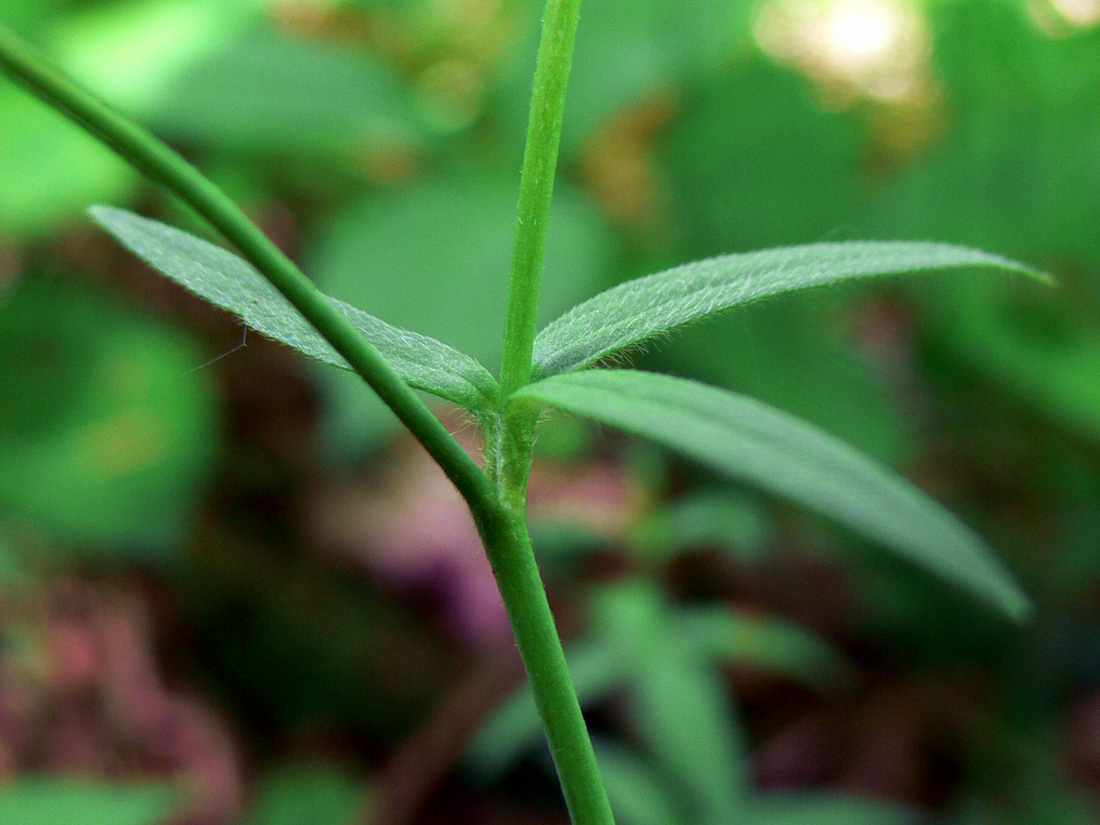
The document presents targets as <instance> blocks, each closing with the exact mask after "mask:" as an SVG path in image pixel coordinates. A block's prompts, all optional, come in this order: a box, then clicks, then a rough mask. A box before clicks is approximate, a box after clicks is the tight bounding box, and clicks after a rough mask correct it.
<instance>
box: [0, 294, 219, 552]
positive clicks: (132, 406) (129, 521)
mask: <svg viewBox="0 0 1100 825" xmlns="http://www.w3.org/2000/svg"><path fill="white" fill-rule="evenodd" d="M202 360H203V356H202V351H201V350H200V349H199V348H198V347H196V346H195V344H194V343H193V342H192V341H190V340H188V339H187V337H186V336H185V335H184V334H183V333H182V332H180V331H179V330H176V329H174V328H173V327H172V326H171V325H170V324H168V323H166V322H165V321H162V320H160V319H156V318H152V317H149V316H146V315H142V314H138V313H136V312H134V311H133V310H130V309H127V308H125V307H123V306H122V305H120V304H119V303H118V302H117V301H115V300H112V299H109V298H107V297H105V296H102V295H97V294H95V293H93V292H92V291H91V290H90V289H89V288H88V287H86V286H82V285H77V284H73V283H69V282H64V281H60V280H52V279H47V278H31V279H28V280H27V281H26V282H25V283H23V284H22V285H21V286H20V287H19V288H18V289H17V290H16V291H15V292H14V294H13V295H11V296H10V297H9V298H8V300H7V301H6V302H5V303H4V304H3V306H2V307H0V385H2V386H3V387H4V392H3V394H2V395H0V464H2V465H3V466H4V472H3V473H2V474H0V507H2V508H3V509H2V516H0V518H4V519H6V520H12V519H17V520H29V521H31V522H33V523H35V524H37V525H39V526H40V527H42V528H43V529H45V530H46V531H47V532H48V533H49V534H50V535H51V536H53V537H54V538H55V539H56V540H58V541H60V542H62V543H65V544H69V545H71V546H74V547H77V548H81V549H83V550H85V551H91V552H94V553H110V554H113V555H118V554H121V555H123V556H129V557H131V558H132V559H134V560H135V561H138V560H141V561H146V562H156V561H158V560H161V559H164V558H167V557H169V556H170V555H171V554H172V553H173V552H175V551H178V550H180V549H181V548H182V547H183V545H184V542H185V541H186V539H187V538H188V536H189V533H190V531H191V526H192V523H193V519H194V514H195V506H196V504H197V501H198V498H199V496H200V495H201V491H202V489H203V485H204V484H205V483H206V480H207V478H208V477H209V474H210V471H211V468H212V463H213V460H214V458H215V456H216V455H217V453H218V450H219V448H220V440H221V435H220V433H219V431H218V424H217V421H218V412H217V406H216V398H217V396H216V392H215V389H214V387H213V385H212V380H211V376H210V374H209V373H208V372H204V371H202V370H197V369H196V367H199V366H200V365H201V364H202Z"/></svg>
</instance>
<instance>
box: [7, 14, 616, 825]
mask: <svg viewBox="0 0 1100 825" xmlns="http://www.w3.org/2000/svg"><path fill="white" fill-rule="evenodd" d="M577 8H578V3H577V0H564V1H563V2H556V0H550V7H549V9H548V11H547V15H546V28H545V29H544V36H543V43H542V46H541V47H540V52H539V54H540V57H539V70H538V73H537V76H536V83H535V98H536V100H535V104H534V106H533V108H532V115H531V129H530V131H529V141H528V149H527V152H526V154H525V161H524V175H523V183H522V186H521V190H522V191H521V198H520V209H519V218H518V228H517V241H516V263H515V265H514V268H513V281H512V290H511V297H510V310H509V322H508V329H509V331H510V335H511V336H512V337H510V338H509V339H508V340H509V341H513V342H514V344H508V345H506V353H505V358H506V363H507V364H508V366H507V371H506V373H505V374H507V375H509V376H510V379H509V380H510V381H511V382H512V389H516V388H518V387H521V386H523V385H524V384H525V383H527V381H528V380H529V377H530V372H531V350H532V344H533V340H534V323H535V309H536V307H537V301H538V280H539V270H540V269H541V265H542V263H541V262H542V251H543V247H544V244H545V227H546V217H547V212H548V210H549V201H550V194H551V191H552V188H553V176H554V164H555V162H556V155H557V145H558V134H559V132H560V124H561V103H562V98H563V96H564V89H565V81H566V77H567V75H568V70H569V59H570V52H571V49H572V40H573V32H574V31H575V27H576V17H577ZM0 67H2V68H4V69H6V70H7V71H8V72H9V73H10V74H12V75H13V76H14V77H15V78H16V79H17V80H18V81H19V82H20V83H22V85H24V86H25V87H26V88H27V89H29V90H30V91H31V92H32V93H33V94H35V95H36V96H38V97H40V98H41V99H43V100H44V101H45V102H47V103H48V104H50V105H51V106H53V107H54V108H55V109H57V110H59V111H60V112H61V113H62V114H64V115H66V116H67V117H69V118H70V119H72V120H73V121H75V122H76V123H77V124H79V125H80V126H82V127H83V128H84V129H86V130H87V131H88V132H90V133H91V134H93V135H95V136H96V137H97V138H99V139H100V140H102V141H103V142H104V143H106V144H107V145H108V146H110V147H111V148H112V149H114V150H115V151H116V152H117V153H118V154H119V155H121V156H122V157H123V158H124V159H125V160H127V161H128V162H130V163H131V164H133V165H134V166H135V167H136V168H137V169H139V170H140V171H141V172H143V173H144V174H146V175H147V176H148V177H150V178H151V179H153V180H155V181H157V182H158V183H161V184H162V185H164V186H165V187H166V188H167V189H168V190H169V191H171V192H172V193H174V194H175V195H176V196H177V197H179V198H180V199H181V200H183V201H184V202H186V203H187V204H189V205H190V206H191V207H192V208H194V209H195V210H196V211H197V212H198V213H199V214H200V215H202V216H203V217H204V218H206V219H207V220H208V221H209V222H210V223H211V224H212V225H213V226H214V227H215V228H216V229H217V230H218V231H219V232H221V233H222V235H224V236H225V238H226V239H227V240H228V241H229V242H230V243H232V244H233V245H234V246H236V247H237V249H238V250H239V251H240V252H241V254H242V255H243V256H244V257H245V258H246V259H247V260H248V261H249V262H250V263H252V265H253V266H255V267H256V268H257V269H258V270H259V271H260V272H261V273H262V274H263V275H264V276H265V277H266V278H268V280H270V281H271V283H272V284H273V285H274V286H275V287H276V288H277V289H278V290H279V291H280V292H281V293H282V294H283V295H284V296H285V297H286V298H287V300H289V301H290V302H291V304H292V305H293V306H294V307H295V308H296V309H298V311H299V312H301V313H302V315H303V316H304V317H305V318H306V320H308V321H309V322H310V323H311V324H312V325H313V326H314V327H315V328H316V329H317V331H318V332H319V333H320V334H321V335H322V336H323V337H324V338H325V340H327V341H328V342H329V343H330V344H331V345H332V346H333V348H334V349H335V350H336V351H337V352H339V353H340V354H341V355H343V356H344V358H345V359H346V360H347V361H348V363H349V364H350V365H351V366H352V367H353V368H354V369H355V371H356V372H357V373H359V375H360V376H361V377H362V378H363V379H364V380H365V381H366V382H367V383H368V384H369V385H370V386H371V387H372V388H373V389H374V390H375V391H376V392H377V393H378V395H379V396H380V397H381V398H382V400H383V401H385V402H386V404H387V405H388V406H389V407H390V408H391V409H392V410H393V411H394V413H395V414H396V415H397V416H398V418H399V419H400V420H401V421H402V422H403V423H404V424H405V426H407V427H408V428H409V430H410V431H412V433H413V435H414V436H416V437H417V438H418V439H419V440H420V442H421V443H422V444H423V445H424V447H425V448H426V449H427V450H428V452H429V453H430V454H431V455H432V457H433V458H434V459H435V460H436V461H437V462H438V463H439V465H440V466H441V467H442V468H443V471H444V472H445V473H446V474H447V476H448V477H449V478H450V479H451V481H452V482H453V483H454V484H455V486H456V487H457V488H458V490H459V492H460V493H461V494H462V495H463V497H464V498H465V500H466V501H467V503H468V504H469V506H470V509H471V511H472V512H473V515H474V519H475V521H476V523H477V526H478V531H479V533H480V535H481V537H482V540H483V542H484V543H485V548H486V552H487V553H488V555H489V559H490V562H491V563H492V566H493V570H494V572H495V575H496V577H497V581H498V584H499V586H500V589H501V593H502V596H503V598H504V603H505V605H506V607H507V610H508V615H509V617H510V619H511V622H512V626H513V629H514V631H515V635H516V641H517V645H518V647H519V650H520V653H521V655H522V657H523V661H524V664H525V667H526V669H527V673H528V676H529V678H530V680H531V684H532V687H533V690H534V693H535V697H536V702H537V704H538V707H539V710H540V714H541V716H542V719H543V723H544V725H545V727H546V731H547V738H548V740H549V742H550V747H551V752H552V754H553V757H554V762H555V765H556V766H557V770H558V774H559V777H560V778H561V782H562V787H563V791H564V794H565V798H566V803H567V805H568V806H569V810H570V813H571V816H572V817H573V821H574V823H576V825H613V820H612V817H611V809H610V806H609V804H608V801H607V795H606V792H605V791H604V788H603V781H602V779H601V778H600V774H599V771H598V769H597V766H596V760H595V756H594V754H593V751H592V744H591V741H590V739H589V737H588V731H587V728H586V726H585V723H584V719H583V716H582V715H581V711H580V705H579V703H578V701H577V696H576V692H575V690H574V688H573V685H572V679H571V677H570V675H569V670H568V668H567V666H566V664H565V656H564V653H563V651H562V647H561V642H560V640H559V638H558V635H557V630H556V628H555V626H554V620H553V616H552V615H551V613H550V608H549V604H548V603H547V600H546V593H545V590H544V589H543V586H542V581H541V579H540V577H539V572H538V567H537V565H536V563H535V558H534V554H533V552H532V548H531V541H530V537H529V535H528V531H527V525H526V518H525V501H526V472H527V470H526V467H527V466H529V464H530V457H531V438H530V433H531V431H532V430H533V425H534V415H533V414H532V413H530V412H528V411H527V410H526V409H517V410H515V411H513V412H512V413H511V414H506V415H505V420H504V423H503V430H504V432H503V436H504V437H503V438H501V439H496V441H495V443H496V444H498V446H497V447H496V448H494V450H493V452H494V453H498V455H503V456H504V458H505V463H506V464H507V465H508V466H509V467H510V468H512V471H511V472H509V473H506V474H497V473H494V478H495V484H494V481H491V480H490V478H489V476H487V475H486V474H485V472H483V471H482V470H481V468H480V467H478V466H477V464H476V462H474V461H473V459H471V458H470V457H469V456H468V455H467V454H466V452H465V451H464V450H462V448H461V447H460V446H459V445H458V443H457V442H456V441H455V440H454V438H453V437H452V436H451V435H450V433H448V432H447V430H446V428H444V427H443V425H442V424H441V423H440V422H439V420H438V419H437V418H436V417H435V416H434V415H433V414H432V413H431V411H430V410H429V409H428V408H427V407H426V406H425V405H424V403H423V402H422V401H421V400H420V399H419V398H418V397H417V396H416V394H415V393H414V392H413V391H412V390H411V389H410V388H409V386H408V385H407V384H405V382H404V381H403V380H402V379H401V378H400V377H399V376H397V375H396V373H394V372H393V370H392V369H391V368H390V367H389V365H388V364H387V363H386V362H385V360H384V359H383V358H382V357H381V356H380V355H379V354H378V352H377V351H376V350H375V349H374V347H372V346H371V345H370V344H369V343H368V342H367V341H365V340H363V338H362V337H361V336H360V334H359V333H358V331H356V330H355V328H354V327H352V326H351V324H350V323H349V322H348V321H347V319H346V318H344V316H343V315H341V314H340V313H339V312H337V311H336V310H335V308H334V307H333V305H332V304H331V303H330V302H329V301H328V299H327V298H325V297H324V296H323V295H322V294H321V293H320V292H318V291H317V290H316V288H314V286H313V284H312V283H311V282H310V281H309V279H308V278H306V277H305V275H303V274H302V273H301V271H300V270H299V269H298V268H297V267H296V266H295V265H294V264H293V262H291V261H290V259H289V258H287V257H286V256H285V255H283V253H282V252H281V251H280V250H279V249H278V248H277V247H275V245H274V244H272V243H271V241H270V240H268V238H267V237H265V236H264V235H263V233H262V232H260V231H259V230H258V229H257V228H256V227H255V226H254V225H253V224H252V223H251V222H250V221H249V220H248V218H247V217H246V216H245V215H244V214H243V213H242V212H241V211H240V209H239V208H238V207H237V206H236V204H234V203H233V202H232V201H231V200H230V199H229V198H228V197H226V195H225V194H224V193H222V192H221V191H220V190H219V189H218V188H217V187H215V186H214V185H213V184H212V183H210V182H209V181H207V180H206V179H205V178H204V177H203V176H202V175H201V174H200V173H199V172H198V171H197V170H196V169H194V168H193V167H192V166H191V165H190V164H188V163H187V162H186V161H185V160H184V159H183V158H182V157H180V156H179V155H178V154H176V153H175V152H174V151H172V150H171V149H170V148H169V147H168V146H166V145H165V144H163V143H162V142H160V141H159V140H157V139H156V138H155V137H153V135H151V134H149V133H148V132H147V131H146V130H144V129H142V128H141V127H139V126H137V125H136V124H134V123H131V122H130V121H128V120H127V119H126V118H123V117H122V116H120V115H118V114H116V113H115V112H113V111H112V110H111V109H110V108H109V107H107V106H106V105H105V104H104V103H102V102H101V101H99V100H98V99H96V98H95V97H93V96H92V95H90V94H88V93H86V92H84V91H82V90H81V89H79V88H77V87H76V86H75V85H74V84H72V83H71V82H70V81H68V80H66V79H65V78H63V77H62V76H61V75H60V74H58V73H56V72H55V71H53V70H52V69H51V68H50V67H48V66H46V65H45V64H44V63H43V62H42V61H40V60H39V59H38V58H37V57H36V56H35V55H34V54H33V52H32V51H31V50H30V49H29V48H28V47H27V46H26V45H25V44H24V43H23V42H22V41H21V40H19V38H17V37H16V36H15V35H14V34H13V33H12V32H10V30H8V29H6V28H5V27H4V26H2V25H0ZM512 307H515V308H514V309H513V308H512Z"/></svg>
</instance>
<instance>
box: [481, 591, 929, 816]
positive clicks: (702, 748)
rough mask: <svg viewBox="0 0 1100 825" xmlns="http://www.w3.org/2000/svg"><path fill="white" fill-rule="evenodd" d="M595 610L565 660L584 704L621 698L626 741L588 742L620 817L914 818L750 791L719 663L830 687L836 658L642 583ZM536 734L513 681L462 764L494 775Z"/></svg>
mask: <svg viewBox="0 0 1100 825" xmlns="http://www.w3.org/2000/svg"><path fill="white" fill-rule="evenodd" d="M597 607H598V610H597V611H596V612H595V614H594V615H595V618H596V622H595V627H594V633H593V635H592V636H590V637H588V638H586V639H584V640H582V641H580V642H578V643H577V644H575V645H574V646H573V647H572V648H571V649H570V653H569V662H570V668H571V670H572V671H573V674H574V678H575V679H576V683H577V685H578V692H579V694H580V696H581V698H582V701H583V702H584V704H585V705H586V706H591V705H594V704H596V703H597V702H600V701H604V700H606V699H607V698H608V697H609V696H610V695H611V693H612V691H613V690H616V689H617V690H622V691H624V692H625V693H626V694H627V696H628V703H627V708H628V710H629V716H630V725H631V732H632V734H633V736H632V739H634V740H635V741H636V743H637V747H626V746H622V745H619V744H616V743H614V742H608V741H603V740H597V742H596V744H595V746H596V754H597V758H598V759H599V762H600V767H601V770H602V771H603V774H604V781H605V782H606V783H607V788H608V795H609V797H610V799H611V804H612V807H613V808H614V810H615V812H616V816H617V818H618V821H620V822H621V823H622V825H650V824H651V823H652V825H680V824H681V823H682V825H696V824H697V823H698V824H699V825H720V824H721V823H741V822H751V823H755V822H757V821H760V822H767V823H772V822H774V823H788V822H789V823H791V825H817V823H818V821H819V818H820V817H824V818H823V819H820V821H822V822H832V821H834V820H835V821H837V822H840V821H842V820H841V817H842V815H847V816H849V817H850V819H848V820H843V821H850V822H854V823H863V822H867V823H869V825H870V823H883V824H884V825H885V823H895V822H897V823H902V822H911V821H913V820H914V817H913V815H912V814H909V813H906V812H904V811H901V810H900V809H895V808H890V807H888V806H879V805H874V804H871V803H866V802H861V801H859V800H856V799H848V798H844V797H839V796H830V795H827V794H806V795H790V796H788V795H784V794H777V795H770V794H769V795H761V794H759V793H757V792H756V791H755V790H754V789H753V788H752V786H751V782H750V780H749V776H748V764H747V762H748V757H747V754H746V753H745V752H744V749H745V745H744V739H745V737H744V735H743V734H742V732H741V730H740V725H739V722H738V719H737V717H736V715H735V714H734V713H733V710H732V708H731V707H730V703H729V696H728V691H727V690H726V688H725V685H724V684H723V682H722V679H721V676H720V673H721V671H720V669H719V667H720V666H721V665H725V664H732V665H736V666H740V667H744V666H749V667H759V668H762V669H764V670H767V671H773V670H774V671H775V672H778V673H783V674H785V675H788V676H791V677H793V678H795V679H798V680H802V681H806V682H807V683H809V684H814V685H815V686H816V687H818V688H829V689H832V688H835V687H836V686H837V685H838V684H840V681H841V680H842V679H843V678H844V677H845V676H846V674H847V673H848V666H847V664H846V663H845V662H844V661H843V659H842V658H841V657H840V656H839V655H838V654H837V653H836V652H835V651H833V650H831V649H830V648H829V647H828V645H826V644H825V643H823V642H822V641H821V640H819V639H816V638H814V637H813V636H812V635H810V634H808V633H806V632H805V631H803V630H800V629H798V628H795V627H793V626H790V625H788V624H786V623H784V622H783V621H781V620H776V619H774V618H772V617H754V618H749V617H745V616H741V615H739V614H737V613H735V612H732V611H729V610H726V609H725V608H711V609H703V610H694V609H679V608H672V607H671V606H670V605H669V604H668V603H667V602H666V601H665V600H664V597H663V596H662V594H661V593H660V591H659V590H658V589H657V588H655V587H654V586H653V585H652V584H651V583H647V582H639V581H635V582H629V583H626V584H623V585H619V586H618V587H614V588H608V589H607V590H605V591H604V592H602V593H601V594H600V596H599V600H598V605H597ZM773 642H774V645H773V644H772V643H773ZM776 654H778V655H776ZM773 665H774V666H775V667H773ZM537 738H538V714H537V712H536V710H535V704H534V699H533V697H532V695H531V693H530V691H529V689H523V690H521V691H519V692H518V693H516V694H515V695H513V696H512V697H511V698H510V699H509V700H508V701H507V702H506V703H505V704H504V705H502V706H501V707H500V708H499V709H498V710H497V711H496V712H495V713H494V714H493V716H492V717H491V718H490V719H489V720H488V722H487V723H486V724H485V726H484V727H483V728H482V729H481V731H480V732H479V733H478V735H477V737H476V738H475V739H474V741H473V742H472V743H471V746H470V748H469V750H468V752H467V764H468V766H469V767H470V768H471V769H472V770H473V771H474V772H475V773H476V774H477V775H479V776H480V777H482V778H483V779H484V778H492V777H496V776H499V774H500V773H502V772H503V771H504V770H505V769H507V767H508V766H509V765H510V764H511V763H512V762H513V761H514V760H515V759H517V758H518V757H519V756H521V755H522V754H523V753H524V752H526V751H528V750H530V749H531V747H532V746H533V745H534V743H535V742H536V740H537Z"/></svg>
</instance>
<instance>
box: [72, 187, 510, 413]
mask: <svg viewBox="0 0 1100 825" xmlns="http://www.w3.org/2000/svg"><path fill="white" fill-rule="evenodd" d="M89 211H90V213H91V215H92V217H93V218H94V219H95V220H96V221H97V222H98V223H99V224H100V225H101V226H102V227H103V228H104V229H106V230H107V231H108V232H110V233H111V234H112V235H114V237H115V238H117V239H118V240H119V241H120V242H121V243H122V244H123V246H125V247H126V248H127V249H129V250H130V251H131V252H133V253H134V254H135V255H137V256H138V257H140V258H141V259H142V260H144V261H145V262H146V263H148V264H149V265H150V266H152V267H153V268H154V269H156V270H157V271H159V272H161V273H163V274H164V275H167V276H168V277H169V278H171V279H172V280H173V281H175V282H176V283H177V284H179V285H181V286H183V287H185V288H187V289H189V290H190V291H191V292H194V293H195V294H197V295H199V296H200V297H202V298H205V299H206V300H207V301H209V302H210V303H212V304H214V305H215V306H219V307H221V308H222V309H227V310H229V311H230V312H232V313H233V314H234V315H236V316H237V317H239V318H241V319H242V320H243V321H244V322H245V323H246V324H247V325H248V326H249V327H251V328H252V329H254V330H256V331H257V332H259V333H260V334H262V335H266V336H267V337H269V338H273V339H274V340H276V341H279V342H281V343H284V344H287V345H288V346H291V347H293V348H294V349H296V350H298V351H299V352H302V353H304V354H306V355H308V356H310V357H312V358H316V359H317V360H318V361H322V362H324V363H327V364H332V365H334V366H337V367H341V368H343V369H351V367H350V366H349V365H348V363H347V361H345V360H344V358H343V356H341V355H340V354H339V353H337V352H336V350H334V349H333V348H332V347H331V346H330V345H329V343H328V342H327V341H326V340H325V339H324V338H323V337H321V335H320V333H318V332H317V331H316V330H315V329H314V328H313V327H312V326H311V325H310V324H309V322H308V321H306V319H305V318H303V317H302V315H301V314H300V313H299V312H298V310H296V309H295V308H294V307H293V306H292V305H291V304H290V302H289V301H288V300H287V299H286V298H284V297H283V296H282V294H280V293H279V291H278V290H276V289H275V287H273V286H272V285H271V284H270V283H268V281H267V279H265V278H264V276H263V275H261V274H260V273H259V272H258V271H257V270H256V269H255V267H253V266H252V265H251V264H250V263H248V262H247V261H245V260H244V259H243V258H240V257H238V256H237V255H234V254H233V253H232V252H229V251H228V250H226V249H223V248H221V247H220V246H215V245H214V244H211V243H207V242H206V241H204V240H201V239H200V238H196V237H195V236H194V235H189V234H188V233H186V232H182V231H180V230H178V229H174V228H173V227H171V226H166V225H164V224H162V223H158V222H157V221H152V220H149V219H148V218H143V217H140V216H139V215H135V214H133V213H132V212H127V211H125V210H121V209H113V208H110V207H105V206H95V207H92V208H91V209H90V210H89ZM330 300H331V301H332V302H333V304H335V305H336V307H337V309H339V310H340V311H341V312H342V313H344V315H346V316H347V317H348V319H349V320H350V321H351V322H352V324H353V325H354V326H355V327H356V329H358V330H359V331H360V332H361V333H362V334H363V337H364V338H366V339H367V340H368V341H370V343H371V344H373V345H374V347H375V348H376V349H377V350H378V351H379V352H380V353H381V354H382V357H383V358H385V359H386V360H387V361H389V362H390V365H391V366H392V367H393V368H394V370H395V371H396V372H397V374H398V375H400V376H401V377H402V378H403V379H405V380H406V381H407V382H408V383H409V384H410V385H411V386H413V387H416V388H417V389H420V390H424V391H426V392H430V393H433V394H434V395H437V396H439V397H440V398H445V399H447V400H448V401H453V402H454V403H455V404H458V405H459V406H462V407H465V408H467V409H470V410H474V411H477V410H479V409H482V408H485V407H487V406H488V405H489V404H490V403H491V400H492V399H493V397H494V396H495V394H496V381H495V379H494V378H493V377H492V375H490V374H489V371H488V370H486V369H485V368H484V367H483V366H481V364H479V363H478V362H477V361H475V360H474V359H473V358H470V357H469V356H466V355H463V354H462V353H461V352H459V351H458V350H456V349H454V348H452V347H449V346H447V345H446V344H444V343H442V342H441V341H437V340H436V339H434V338H429V337H427V336H425V335H420V334H419V333H416V332H410V331H409V330H404V329H400V328H399V327H395V326H391V325H390V324H387V323H386V322H385V321H382V320H380V319H378V318H375V317H374V316H372V315H368V314H367V313H365V312H363V311H362V310H359V309H356V308H355V307H353V306H349V305H348V304H345V303H343V302H342V301H337V300H336V299H335V298H333V299H330Z"/></svg>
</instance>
